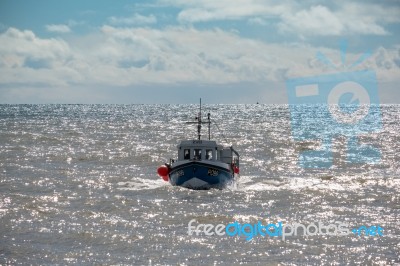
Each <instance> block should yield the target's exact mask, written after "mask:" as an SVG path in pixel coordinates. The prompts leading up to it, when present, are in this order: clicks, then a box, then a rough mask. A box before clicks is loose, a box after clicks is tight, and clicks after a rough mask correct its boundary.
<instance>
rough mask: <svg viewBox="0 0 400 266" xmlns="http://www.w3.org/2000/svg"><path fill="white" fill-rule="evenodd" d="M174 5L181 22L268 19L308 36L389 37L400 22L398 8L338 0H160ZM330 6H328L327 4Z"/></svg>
mask: <svg viewBox="0 0 400 266" xmlns="http://www.w3.org/2000/svg"><path fill="white" fill-rule="evenodd" d="M159 3H162V4H168V5H175V6H177V7H179V8H181V9H182V10H181V11H180V12H179V14H178V17H177V19H178V21H179V22H181V23H196V22H210V21H218V20H247V21H248V22H249V23H253V24H259V25H265V24H267V23H266V22H268V19H271V18H272V19H273V20H277V21H279V23H277V25H278V29H279V30H280V32H281V33H290V34H296V35H298V36H300V37H307V36H328V35H332V36H338V35H353V34H361V35H388V34H390V33H389V32H388V30H387V29H385V26H386V25H387V24H391V23H399V22H400V16H399V14H400V7H399V6H390V5H380V4H374V3H364V2H348V1H338V2H335V3H324V4H325V5H323V4H320V5H316V4H315V1H312V0H310V1H302V2H301V3H296V2H294V1H285V0H283V1H279V2H276V1H268V0H267V1H261V0H237V1H228V0H220V1H211V0H205V1H195V0H160V1H159ZM328 4H329V5H328Z"/></svg>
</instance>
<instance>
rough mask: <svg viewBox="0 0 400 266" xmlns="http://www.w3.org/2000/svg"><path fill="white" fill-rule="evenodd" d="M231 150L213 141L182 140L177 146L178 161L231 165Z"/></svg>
mask: <svg viewBox="0 0 400 266" xmlns="http://www.w3.org/2000/svg"><path fill="white" fill-rule="evenodd" d="M232 158H233V152H232V149H231V148H229V147H228V148H226V147H223V146H222V145H217V143H216V142H215V141H213V140H183V141H181V143H180V144H179V145H178V161H183V160H209V161H220V162H224V163H227V164H230V163H232V162H233V161H232Z"/></svg>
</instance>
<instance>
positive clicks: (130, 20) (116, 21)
mask: <svg viewBox="0 0 400 266" xmlns="http://www.w3.org/2000/svg"><path fill="white" fill-rule="evenodd" d="M108 21H109V23H110V24H112V25H145V24H155V23H157V18H156V17H155V16H154V15H153V14H150V15H149V16H143V15H140V14H137V13H135V14H133V16H132V17H109V18H108Z"/></svg>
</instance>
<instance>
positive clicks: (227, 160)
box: [157, 99, 240, 190]
mask: <svg viewBox="0 0 400 266" xmlns="http://www.w3.org/2000/svg"><path fill="white" fill-rule="evenodd" d="M186 123H187V124H197V139H192V140H182V141H180V143H179V144H178V146H177V149H178V158H177V159H170V162H169V163H165V164H164V165H161V166H160V167H159V168H158V169H157V172H158V175H159V176H160V177H161V178H162V179H164V180H165V181H167V182H169V183H171V185H173V186H181V187H185V188H189V189H196V190H200V189H211V188H216V189H223V188H225V187H227V186H228V185H230V184H233V183H234V181H235V177H238V175H239V157H240V156H239V153H238V152H237V151H236V150H235V149H233V147H232V146H229V147H227V146H225V147H224V146H222V145H219V144H217V142H216V141H214V140H211V139H210V138H211V129H210V128H211V118H210V113H208V114H207V119H206V120H205V121H203V120H202V114H201V99H200V112H199V114H198V116H197V117H196V118H195V121H193V122H186ZM203 124H207V125H208V140H203V139H201V136H202V135H201V128H202V125H203Z"/></svg>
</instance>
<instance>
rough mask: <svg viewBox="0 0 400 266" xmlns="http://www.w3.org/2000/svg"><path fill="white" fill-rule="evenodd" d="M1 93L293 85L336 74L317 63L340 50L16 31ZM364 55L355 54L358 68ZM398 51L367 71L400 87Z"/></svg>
mask: <svg viewBox="0 0 400 266" xmlns="http://www.w3.org/2000/svg"><path fill="white" fill-rule="evenodd" d="M0 43H1V44H2V45H1V46H0V71H1V73H2V75H1V76H0V86H2V87H4V86H11V87H21V86H22V87H24V88H29V87H37V86H39V85H40V86H43V87H47V88H51V87H54V88H65V90H64V91H65V94H66V95H67V94H68V93H69V91H70V89H72V88H76V87H88V88H97V87H100V86H102V87H104V86H106V87H118V86H120V87H126V86H130V87H131V86H133V87H135V86H142V85H145V84H163V85H168V86H169V85H173V84H177V83H191V84H197V85H199V84H238V83H241V82H251V83H256V84H270V83H271V82H278V83H284V81H285V80H286V79H287V78H291V77H301V76H315V75H318V74H321V73H332V72H335V71H337V70H334V69H329V68H328V67H327V66H325V65H323V64H322V63H320V62H318V61H317V60H315V54H316V52H317V51H321V52H323V53H324V54H326V55H327V56H328V57H330V58H331V59H332V61H334V63H335V64H338V63H340V52H339V51H338V50H332V49H326V48H317V47H312V46H309V45H305V44H292V45H289V44H271V43H264V42H261V41H256V40H250V39H246V38H242V37H240V36H239V35H238V34H235V33H232V32H226V31H223V30H220V29H213V30H197V29H194V28H191V27H167V28H165V29H163V30H159V29H152V28H147V27H146V28H118V27H112V26H103V27H102V28H101V31H100V32H97V33H92V34H89V35H86V36H80V37H76V38H74V39H70V40H69V41H68V42H66V41H64V40H62V39H54V38H47V39H44V38H39V37H37V36H36V35H35V34H34V33H33V32H31V31H21V30H18V29H15V28H10V29H8V30H7V31H6V32H4V33H1V34H0ZM357 57H358V55H354V54H349V55H348V61H349V62H353V61H354V60H356V59H357ZM398 62H399V48H396V49H388V48H383V47H382V48H379V49H378V50H377V51H376V52H375V53H374V55H373V56H372V57H370V58H369V59H368V60H367V61H366V62H364V64H363V65H362V66H360V68H368V69H372V70H376V72H377V75H378V78H379V79H380V81H385V82H398V81H399V77H400V68H399V65H398Z"/></svg>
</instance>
